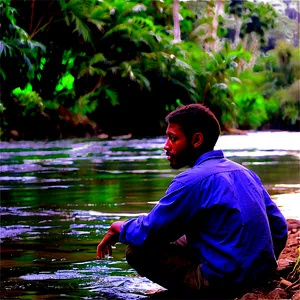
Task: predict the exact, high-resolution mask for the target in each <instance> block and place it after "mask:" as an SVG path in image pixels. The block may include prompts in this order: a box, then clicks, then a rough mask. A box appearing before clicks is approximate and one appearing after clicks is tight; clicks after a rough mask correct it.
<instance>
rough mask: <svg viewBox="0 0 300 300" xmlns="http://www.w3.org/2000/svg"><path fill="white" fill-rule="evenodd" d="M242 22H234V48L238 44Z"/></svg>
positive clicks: (238, 20)
mask: <svg viewBox="0 0 300 300" xmlns="http://www.w3.org/2000/svg"><path fill="white" fill-rule="evenodd" d="M241 27H242V22H241V20H240V19H237V21H236V28H235V36H234V44H233V47H234V48H235V47H236V46H237V44H238V42H239V37H240V32H241Z"/></svg>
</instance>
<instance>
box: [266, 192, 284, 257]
mask: <svg viewBox="0 0 300 300" xmlns="http://www.w3.org/2000/svg"><path fill="white" fill-rule="evenodd" d="M263 193H264V199H265V205H266V210H267V215H268V220H269V224H270V229H271V234H272V240H273V244H274V252H275V255H276V258H277V259H278V257H279V255H280V253H281V251H282V250H283V248H284V247H285V245H286V242H287V236H288V227H287V222H286V219H285V218H284V216H283V215H282V213H281V212H280V210H279V208H278V207H277V205H276V204H275V203H274V202H273V200H272V199H271V197H270V196H269V194H268V192H267V191H266V190H265V189H263Z"/></svg>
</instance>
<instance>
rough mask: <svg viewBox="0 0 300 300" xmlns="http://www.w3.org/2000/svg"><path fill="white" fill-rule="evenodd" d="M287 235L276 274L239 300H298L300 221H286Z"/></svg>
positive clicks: (299, 289) (299, 298)
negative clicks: (262, 285)
mask: <svg viewBox="0 0 300 300" xmlns="http://www.w3.org/2000/svg"><path fill="white" fill-rule="evenodd" d="M287 222H288V228H289V234H288V241H287V244H286V247H285V248H284V250H283V251H282V253H281V254H280V256H279V259H278V268H277V273H276V275H275V276H274V278H273V279H272V280H271V281H270V282H269V284H268V285H266V286H264V287H262V288H260V289H257V290H255V291H253V292H252V293H248V294H245V295H244V296H243V297H242V298H241V300H257V299H292V300H300V264H299V262H298V264H297V266H296V268H295V265H296V262H297V259H298V257H299V258H300V248H299V247H300V221H299V220H295V219H287ZM236 300H237V299H236Z"/></svg>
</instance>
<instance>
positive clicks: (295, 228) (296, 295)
mask: <svg viewBox="0 0 300 300" xmlns="http://www.w3.org/2000/svg"><path fill="white" fill-rule="evenodd" d="M287 223H288V228H289V230H288V240H287V244H286V247H285V248H284V250H283V251H282V253H281V254H280V256H279V259H278V268H277V272H276V274H275V275H274V277H273V278H272V280H270V281H269V282H268V284H266V285H265V286H262V287H260V288H259V289H255V290H253V291H251V292H249V293H247V294H245V295H242V296H241V297H238V298H235V299H227V298H222V297H221V298H218V299H217V300H225V299H226V300H259V299H273V300H274V299H276V300H283V299H291V300H300V263H299V262H298V263H297V259H298V257H299V259H300V248H299V247H300V220H296V219H287ZM296 264H297V267H295V266H296ZM149 299H156V300H171V299H172V300H174V299H182V300H183V299H186V300H187V299H189V300H192V299H193V300H195V299H200V298H198V297H196V298H195V297H193V296H192V297H190V296H189V297H186V295H184V296H182V295H180V296H179V295H174V294H172V295H171V294H169V292H168V291H167V290H164V291H158V292H157V293H155V292H154V293H153V294H151V295H149ZM210 300H216V299H215V298H210Z"/></svg>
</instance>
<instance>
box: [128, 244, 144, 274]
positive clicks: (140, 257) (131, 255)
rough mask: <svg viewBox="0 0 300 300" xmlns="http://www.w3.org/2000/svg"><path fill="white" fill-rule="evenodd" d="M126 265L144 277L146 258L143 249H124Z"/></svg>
mask: <svg viewBox="0 0 300 300" xmlns="http://www.w3.org/2000/svg"><path fill="white" fill-rule="evenodd" d="M126 260H127V263H128V264H129V265H130V266H131V267H132V268H133V269H135V270H136V271H137V272H138V273H139V274H140V275H141V276H144V275H143V274H144V273H145V271H144V270H145V268H147V266H146V265H147V257H146V254H145V251H144V249H143V248H140V247H133V246H129V245H128V246H127V248H126Z"/></svg>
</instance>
